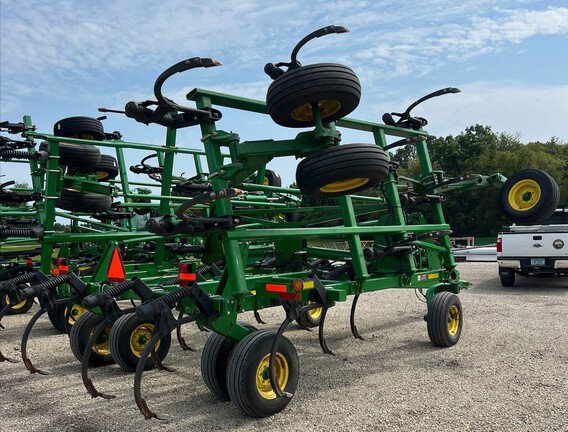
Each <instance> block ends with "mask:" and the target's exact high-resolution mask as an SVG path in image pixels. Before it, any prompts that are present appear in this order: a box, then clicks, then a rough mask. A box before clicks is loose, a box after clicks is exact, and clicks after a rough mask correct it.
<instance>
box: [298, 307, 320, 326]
mask: <svg viewBox="0 0 568 432" xmlns="http://www.w3.org/2000/svg"><path fill="white" fill-rule="evenodd" d="M322 312H323V309H322V308H315V309H310V310H309V311H307V312H301V313H300V315H299V316H298V319H296V322H297V323H298V324H299V325H300V326H301V327H302V328H315V327H319V325H320V321H321V315H322Z"/></svg>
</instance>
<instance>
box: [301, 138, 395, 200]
mask: <svg viewBox="0 0 568 432" xmlns="http://www.w3.org/2000/svg"><path fill="white" fill-rule="evenodd" d="M388 173H389V164H388V160H387V156H386V154H385V152H384V150H383V149H381V148H380V147H379V146H377V145H374V144H345V145H340V146H336V147H331V148H327V149H324V150H321V151H319V152H316V153H312V154H310V155H308V156H307V157H306V158H305V159H304V160H303V161H302V162H300V163H299V164H298V168H297V169H296V184H297V185H298V188H299V189H300V190H301V191H302V193H303V194H304V195H307V196H309V197H311V198H330V197H339V196H344V195H348V194H353V193H356V192H359V191H362V190H365V189H370V188H372V187H375V186H377V185H379V184H380V183H381V182H382V181H383V180H384V179H385V178H386V176H387V175H388Z"/></svg>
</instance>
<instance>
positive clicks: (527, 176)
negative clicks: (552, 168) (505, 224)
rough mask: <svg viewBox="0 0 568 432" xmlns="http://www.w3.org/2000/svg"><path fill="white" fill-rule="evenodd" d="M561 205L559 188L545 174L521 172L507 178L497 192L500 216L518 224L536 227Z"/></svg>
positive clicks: (529, 171)
mask: <svg viewBox="0 0 568 432" xmlns="http://www.w3.org/2000/svg"><path fill="white" fill-rule="evenodd" d="M559 202H560V189H559V188H558V184H557V183H556V181H555V180H554V179H553V178H552V177H551V176H550V175H548V174H547V173H545V172H544V171H540V170H535V169H523V170H520V171H517V172H516V173H514V174H513V175H512V176H511V177H509V178H508V179H507V180H506V181H505V183H504V184H503V186H502V187H501V190H500V191H499V206H500V208H501V211H502V212H503V214H504V215H505V216H506V217H507V218H509V219H510V220H511V221H513V222H514V223H516V224H519V225H536V224H538V223H539V222H542V221H543V220H544V219H547V218H549V217H550V216H552V214H553V213H554V211H555V210H556V208H557V207H558V203H559Z"/></svg>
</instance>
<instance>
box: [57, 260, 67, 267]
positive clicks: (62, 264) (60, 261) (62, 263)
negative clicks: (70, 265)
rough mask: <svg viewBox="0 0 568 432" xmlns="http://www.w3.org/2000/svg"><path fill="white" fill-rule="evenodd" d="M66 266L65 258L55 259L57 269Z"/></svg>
mask: <svg viewBox="0 0 568 432" xmlns="http://www.w3.org/2000/svg"><path fill="white" fill-rule="evenodd" d="M66 264H67V260H66V259H65V258H57V265H58V266H59V267H61V266H64V265H66Z"/></svg>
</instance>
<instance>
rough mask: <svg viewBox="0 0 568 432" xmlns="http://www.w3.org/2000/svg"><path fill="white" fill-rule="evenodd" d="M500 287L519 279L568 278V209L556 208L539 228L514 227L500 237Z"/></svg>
mask: <svg viewBox="0 0 568 432" xmlns="http://www.w3.org/2000/svg"><path fill="white" fill-rule="evenodd" d="M497 263H498V264H499V276H500V278H501V284H502V285H503V286H506V287H510V286H513V285H514V284H515V275H517V274H518V275H520V276H527V277H528V276H536V275H542V276H568V208H566V209H557V210H556V211H555V212H554V214H553V215H552V216H551V217H550V218H548V219H546V220H544V221H542V222H541V223H540V224H539V225H528V226H518V225H512V226H510V227H509V228H508V229H504V230H503V231H502V232H500V233H499V234H498V236H497Z"/></svg>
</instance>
